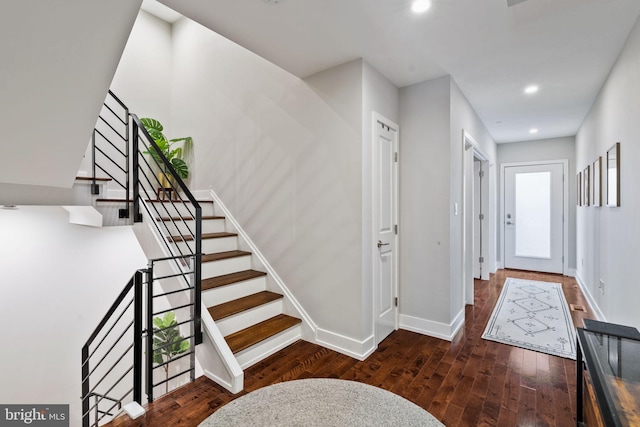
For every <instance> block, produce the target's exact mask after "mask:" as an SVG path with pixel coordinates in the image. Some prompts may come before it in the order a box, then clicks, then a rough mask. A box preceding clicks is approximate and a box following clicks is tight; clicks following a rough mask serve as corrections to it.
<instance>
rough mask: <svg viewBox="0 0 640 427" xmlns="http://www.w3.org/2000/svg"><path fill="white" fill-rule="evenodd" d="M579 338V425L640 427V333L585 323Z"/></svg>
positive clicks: (590, 426) (588, 426)
mask: <svg viewBox="0 0 640 427" xmlns="http://www.w3.org/2000/svg"><path fill="white" fill-rule="evenodd" d="M576 337H577V342H578V344H577V346H576V348H577V354H576V362H577V363H576V374H577V378H576V380H577V382H576V388H577V399H576V400H577V424H578V426H587V427H592V426H607V427H608V426H638V425H640V333H638V331H637V330H636V329H634V328H630V327H627V326H621V325H613V324H610V323H603V322H598V321H588V322H587V321H585V328H578V330H577V334H576Z"/></svg>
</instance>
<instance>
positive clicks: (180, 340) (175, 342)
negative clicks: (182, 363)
mask: <svg viewBox="0 0 640 427" xmlns="http://www.w3.org/2000/svg"><path fill="white" fill-rule="evenodd" d="M191 338H193V335H189V336H188V337H184V338H182V339H179V340H178V341H173V342H169V343H166V344H162V345H161V346H159V347H153V351H154V352H155V351H156V350H162V349H163V348H167V347H171V346H172V345H176V344H178V343H180V342H182V341H186V340H189V339H191ZM154 369H155V368H154Z"/></svg>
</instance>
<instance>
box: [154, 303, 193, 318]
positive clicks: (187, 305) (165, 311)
mask: <svg viewBox="0 0 640 427" xmlns="http://www.w3.org/2000/svg"><path fill="white" fill-rule="evenodd" d="M192 305H193V303H191V304H185V305H181V306H179V307H173V308H170V309H168V310H162V311H158V312H156V313H153V315H154V316H157V315H158V314H164V313H168V312H170V311H171V310H180V309H181V308H187V307H191V306H192Z"/></svg>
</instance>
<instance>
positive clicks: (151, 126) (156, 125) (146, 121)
mask: <svg viewBox="0 0 640 427" xmlns="http://www.w3.org/2000/svg"><path fill="white" fill-rule="evenodd" d="M140 121H141V122H142V125H143V126H144V127H145V129H147V131H148V132H149V133H150V134H151V132H152V131H156V132H162V131H163V130H164V127H162V123H160V122H159V121H157V120H156V119H151V118H148V117H145V118H143V119H140Z"/></svg>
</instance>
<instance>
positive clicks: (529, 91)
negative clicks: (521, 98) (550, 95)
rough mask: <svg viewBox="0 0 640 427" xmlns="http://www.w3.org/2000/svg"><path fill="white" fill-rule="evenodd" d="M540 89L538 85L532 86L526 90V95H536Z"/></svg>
mask: <svg viewBox="0 0 640 427" xmlns="http://www.w3.org/2000/svg"><path fill="white" fill-rule="evenodd" d="M539 89H540V88H539V87H538V86H537V85H531V86H527V87H525V88H524V93H526V94H528V95H531V94H533V93H536V92H537V91H538V90H539Z"/></svg>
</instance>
